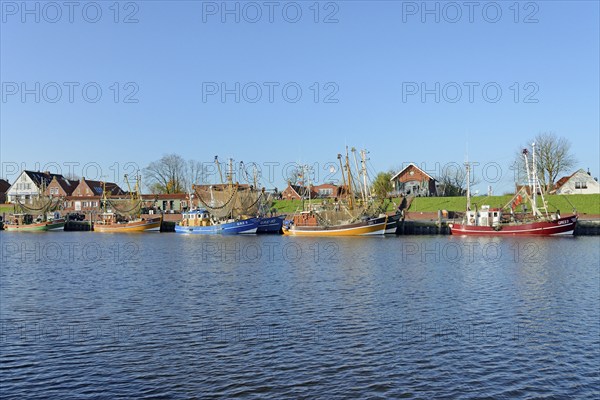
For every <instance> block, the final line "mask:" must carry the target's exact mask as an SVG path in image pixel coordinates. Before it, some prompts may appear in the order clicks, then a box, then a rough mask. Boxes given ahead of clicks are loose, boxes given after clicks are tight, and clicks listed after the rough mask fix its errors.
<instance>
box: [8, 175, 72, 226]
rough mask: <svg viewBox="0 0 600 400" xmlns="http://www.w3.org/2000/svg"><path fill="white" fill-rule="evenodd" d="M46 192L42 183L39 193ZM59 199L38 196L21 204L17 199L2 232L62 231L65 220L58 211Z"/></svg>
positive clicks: (60, 200) (60, 202)
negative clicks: (14, 210)
mask: <svg viewBox="0 0 600 400" xmlns="http://www.w3.org/2000/svg"><path fill="white" fill-rule="evenodd" d="M45 190H46V186H45V184H44V183H42V188H41V192H42V193H43V192H44V191H45ZM62 200H63V199H62V198H61V197H52V196H48V195H43V194H42V195H40V196H39V197H38V198H36V199H32V200H31V202H30V203H27V204H26V203H22V202H20V201H19V200H18V199H17V205H16V207H17V209H18V210H19V211H20V212H18V213H14V214H12V215H11V216H9V218H8V219H7V221H5V223H4V230H7V231H13V232H39V231H59V230H64V228H65V222H66V220H65V219H64V218H62V217H61V215H60V212H59V211H58V209H59V208H60V206H61V204H62Z"/></svg>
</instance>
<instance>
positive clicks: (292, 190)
mask: <svg viewBox="0 0 600 400" xmlns="http://www.w3.org/2000/svg"><path fill="white" fill-rule="evenodd" d="M309 195H310V197H311V198H315V197H317V196H316V194H315V193H314V191H313V190H312V186H311V187H310V190H309V189H308V188H307V187H306V186H303V185H292V183H291V182H288V186H287V187H286V188H285V189H284V190H283V191H282V192H281V199H282V200H302V199H308V197H309Z"/></svg>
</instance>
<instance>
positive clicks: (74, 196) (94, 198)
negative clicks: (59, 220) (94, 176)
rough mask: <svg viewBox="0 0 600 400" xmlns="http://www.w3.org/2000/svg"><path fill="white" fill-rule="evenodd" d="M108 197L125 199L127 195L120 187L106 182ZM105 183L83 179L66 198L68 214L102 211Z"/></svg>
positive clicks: (65, 203)
mask: <svg viewBox="0 0 600 400" xmlns="http://www.w3.org/2000/svg"><path fill="white" fill-rule="evenodd" d="M105 185H106V186H105V187H106V195H107V196H109V197H124V196H127V193H126V192H125V191H124V190H122V189H121V188H120V187H119V185H117V184H116V183H113V182H106V183H105ZM103 187H104V185H103V183H102V182H101V181H93V180H90V179H85V178H81V179H80V180H79V182H78V183H77V186H76V187H75V189H74V190H73V191H72V192H71V194H70V195H68V196H67V197H66V198H65V202H64V204H63V207H64V210H65V211H66V212H73V211H75V212H88V211H100V209H101V207H102V192H103Z"/></svg>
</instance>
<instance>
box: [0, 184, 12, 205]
mask: <svg viewBox="0 0 600 400" xmlns="http://www.w3.org/2000/svg"><path fill="white" fill-rule="evenodd" d="M9 188H10V183H8V181H7V180H6V179H0V204H4V203H6V192H8V189H9Z"/></svg>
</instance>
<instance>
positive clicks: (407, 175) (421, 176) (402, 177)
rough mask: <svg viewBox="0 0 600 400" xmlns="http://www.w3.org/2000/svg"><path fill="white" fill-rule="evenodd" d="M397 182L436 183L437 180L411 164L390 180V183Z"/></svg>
mask: <svg viewBox="0 0 600 400" xmlns="http://www.w3.org/2000/svg"><path fill="white" fill-rule="evenodd" d="M395 180H399V181H401V182H408V181H414V180H416V181H423V180H427V181H435V178H433V177H432V176H431V175H429V174H428V173H427V172H425V171H423V170H422V169H421V168H419V167H417V166H416V165H415V164H413V163H410V164H408V165H407V166H406V167H404V168H403V169H402V170H401V171H400V172H398V173H397V174H396V175H394V176H393V177H392V178H391V179H390V181H395Z"/></svg>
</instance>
